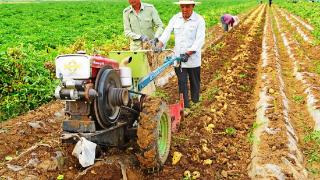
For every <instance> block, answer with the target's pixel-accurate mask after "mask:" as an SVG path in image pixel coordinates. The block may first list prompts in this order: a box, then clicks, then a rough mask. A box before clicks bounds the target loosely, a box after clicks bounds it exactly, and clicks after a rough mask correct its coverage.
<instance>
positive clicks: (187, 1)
mask: <svg viewBox="0 0 320 180" xmlns="http://www.w3.org/2000/svg"><path fill="white" fill-rule="evenodd" d="M174 4H200V2H195V1H194V0H179V2H175V3H174Z"/></svg>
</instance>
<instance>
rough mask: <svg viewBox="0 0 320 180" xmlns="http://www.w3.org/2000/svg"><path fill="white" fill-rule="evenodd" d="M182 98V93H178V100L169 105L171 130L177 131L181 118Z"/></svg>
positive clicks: (182, 116)
mask: <svg viewBox="0 0 320 180" xmlns="http://www.w3.org/2000/svg"><path fill="white" fill-rule="evenodd" d="M183 109H184V100H183V95H182V94H180V101H179V103H177V104H171V105H169V111H170V117H171V131H172V132H177V131H178V128H179V125H180V121H181V120H183V118H184V115H183Z"/></svg>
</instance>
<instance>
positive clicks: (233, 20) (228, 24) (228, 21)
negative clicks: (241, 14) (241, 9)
mask: <svg viewBox="0 0 320 180" xmlns="http://www.w3.org/2000/svg"><path fill="white" fill-rule="evenodd" d="M238 23H239V18H238V16H232V15H231V14H224V15H223V16H221V24H222V27H223V29H224V31H225V32H228V31H229V30H230V28H233V27H234V26H236V25H237V24H238Z"/></svg>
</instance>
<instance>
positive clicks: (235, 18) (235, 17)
mask: <svg viewBox="0 0 320 180" xmlns="http://www.w3.org/2000/svg"><path fill="white" fill-rule="evenodd" d="M232 17H233V19H234V25H237V24H239V22H240V19H239V18H238V16H232Z"/></svg>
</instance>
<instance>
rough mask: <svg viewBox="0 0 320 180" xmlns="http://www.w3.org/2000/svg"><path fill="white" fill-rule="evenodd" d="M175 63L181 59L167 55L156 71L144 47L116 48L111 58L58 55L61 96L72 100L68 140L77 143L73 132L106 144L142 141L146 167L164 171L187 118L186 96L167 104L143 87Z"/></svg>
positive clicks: (141, 154)
mask: <svg viewBox="0 0 320 180" xmlns="http://www.w3.org/2000/svg"><path fill="white" fill-rule="evenodd" d="M175 61H176V62H178V63H179V62H180V58H179V57H166V59H165V61H164V63H163V64H162V65H161V66H160V67H158V68H157V69H155V70H154V71H152V72H150V67H149V64H148V61H147V58H146V54H145V52H143V51H141V52H139V51H138V52H130V51H122V52H120V51H119V52H111V53H110V54H109V58H105V57H102V56H99V55H94V56H90V55H87V54H85V53H84V52H79V53H78V54H69V55H62V56H58V57H57V58H56V60H55V63H56V76H57V78H59V79H60V80H61V83H60V85H59V86H58V87H57V88H56V90H55V97H56V98H57V99H61V100H65V101H66V107H65V114H66V115H67V118H66V119H65V120H64V121H63V124H62V127H63V134H62V137H70V138H63V142H65V143H70V142H74V140H75V139H74V138H71V137H72V135H77V136H80V137H85V138H86V139H88V140H90V141H92V142H94V143H96V144H98V145H102V146H117V147H121V146H124V145H125V144H127V143H128V142H129V141H130V140H136V142H137V144H138V146H137V147H139V149H138V153H136V154H137V159H138V160H139V162H140V165H141V168H142V169H144V170H147V171H149V170H153V171H154V170H159V169H160V168H161V167H162V166H163V164H164V163H165V161H166V159H167V157H168V154H169V150H170V143H171V127H172V125H173V126H176V125H177V124H179V122H180V119H181V118H182V117H183V99H180V102H179V103H177V104H173V105H169V106H167V105H166V103H164V102H162V101H161V100H160V99H159V98H156V97H151V96H148V95H145V94H144V93H142V90H143V89H144V88H145V87H146V86H147V85H149V84H150V83H151V82H153V80H154V79H155V78H156V77H157V76H158V75H159V74H160V73H161V72H163V71H164V70H165V69H166V68H168V67H169V66H170V65H171V64H173V63H174V62H175ZM149 72H150V73H149ZM174 129H176V127H174Z"/></svg>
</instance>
